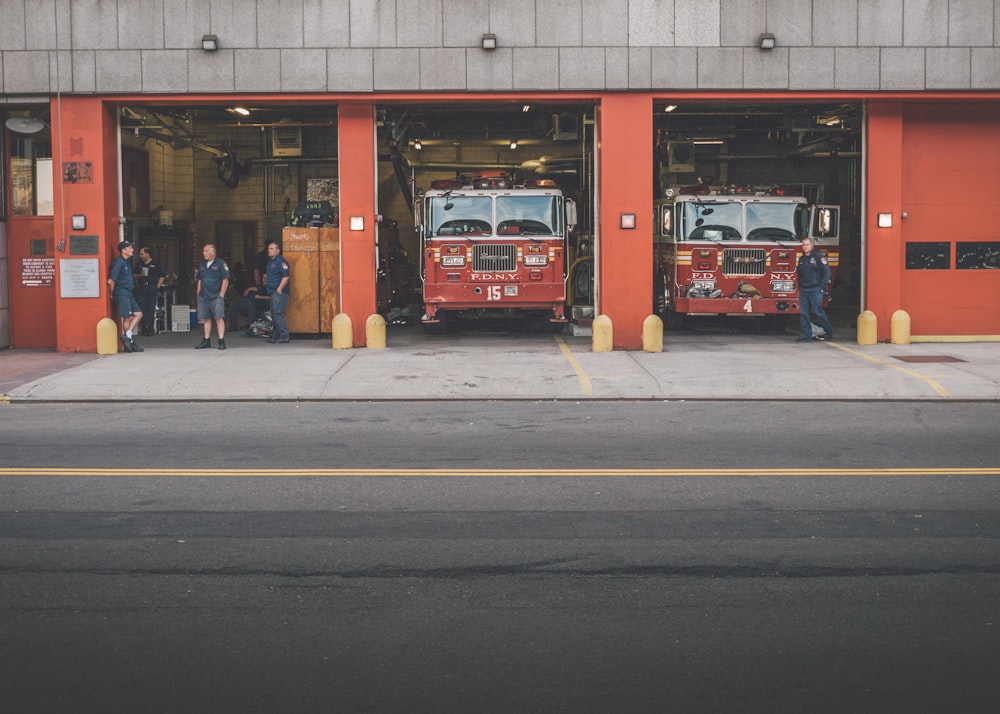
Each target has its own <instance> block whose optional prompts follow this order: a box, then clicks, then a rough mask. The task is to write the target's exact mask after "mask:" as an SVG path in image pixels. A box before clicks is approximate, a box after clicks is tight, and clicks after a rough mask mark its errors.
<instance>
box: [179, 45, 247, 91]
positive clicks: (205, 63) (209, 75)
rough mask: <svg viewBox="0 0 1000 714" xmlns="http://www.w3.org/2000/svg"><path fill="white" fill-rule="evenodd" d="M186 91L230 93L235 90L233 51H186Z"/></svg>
mask: <svg viewBox="0 0 1000 714" xmlns="http://www.w3.org/2000/svg"><path fill="white" fill-rule="evenodd" d="M187 56H188V89H189V91H191V92H232V91H233V90H235V89H236V68H235V62H234V51H233V50H219V51H218V52H205V51H204V50H187Z"/></svg>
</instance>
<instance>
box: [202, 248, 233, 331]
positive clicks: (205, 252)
mask: <svg viewBox="0 0 1000 714" xmlns="http://www.w3.org/2000/svg"><path fill="white" fill-rule="evenodd" d="M201 255H202V257H203V258H204V260H203V261H201V264H200V265H199V266H198V319H199V320H204V321H205V339H203V340H202V341H201V342H199V343H198V344H197V345H195V347H194V348H195V349H196V350H203V349H205V348H206V347H211V346H212V323H213V322H214V323H215V329H216V330H217V331H218V333H219V349H220V350H224V349H226V298H225V297H224V296H225V294H226V290H228V289H229V266H228V265H226V261H224V260H222V259H221V258H218V257H216V253H215V246H214V245H212V244H211V243H207V244H206V245H205V247H204V248H202V250H201Z"/></svg>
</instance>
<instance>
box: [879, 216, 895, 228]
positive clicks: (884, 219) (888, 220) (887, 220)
mask: <svg viewBox="0 0 1000 714" xmlns="http://www.w3.org/2000/svg"><path fill="white" fill-rule="evenodd" d="M878 227H879V228H892V214H891V213H880V214H878Z"/></svg>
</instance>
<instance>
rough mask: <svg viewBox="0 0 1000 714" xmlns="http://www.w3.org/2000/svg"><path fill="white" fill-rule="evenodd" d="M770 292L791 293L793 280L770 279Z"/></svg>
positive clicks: (793, 288)
mask: <svg viewBox="0 0 1000 714" xmlns="http://www.w3.org/2000/svg"><path fill="white" fill-rule="evenodd" d="M771 292H772V293H791V292H795V281H793V280H772V281H771Z"/></svg>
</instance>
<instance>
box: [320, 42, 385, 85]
mask: <svg viewBox="0 0 1000 714" xmlns="http://www.w3.org/2000/svg"><path fill="white" fill-rule="evenodd" d="M374 62H375V59H374V56H373V53H372V50H351V49H336V50H327V52H326V76H327V90H328V91H331V92H332V91H336V90H341V91H348V92H370V91H371V90H372V88H373V87H374V82H375V65H374Z"/></svg>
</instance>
